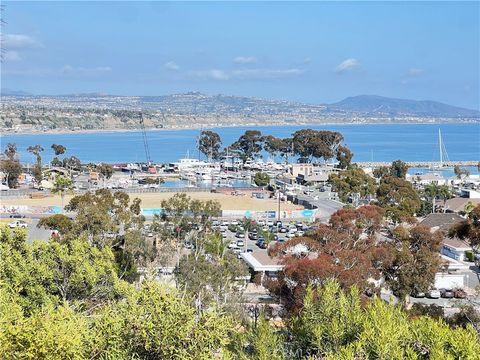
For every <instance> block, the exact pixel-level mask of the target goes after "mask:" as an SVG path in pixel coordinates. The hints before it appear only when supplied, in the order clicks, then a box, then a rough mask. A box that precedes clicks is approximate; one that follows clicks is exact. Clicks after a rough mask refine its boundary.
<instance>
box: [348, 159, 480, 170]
mask: <svg viewBox="0 0 480 360" xmlns="http://www.w3.org/2000/svg"><path fill="white" fill-rule="evenodd" d="M405 163H406V164H407V165H408V166H409V167H419V168H436V169H438V168H451V167H454V166H477V165H478V163H479V160H468V161H444V162H442V163H440V162H439V161H406V162H405ZM356 164H357V165H358V166H360V167H362V168H368V167H373V168H377V167H381V166H390V165H391V164H392V163H391V162H386V161H366V162H361V161H357V162H356Z"/></svg>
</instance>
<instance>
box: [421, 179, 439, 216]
mask: <svg viewBox="0 0 480 360" xmlns="http://www.w3.org/2000/svg"><path fill="white" fill-rule="evenodd" d="M423 192H424V193H425V195H427V196H428V197H430V198H431V200H432V213H434V212H435V199H436V198H437V196H438V195H439V193H440V189H439V186H438V185H437V184H434V183H431V184H428V185H426V186H425V188H424V189H423Z"/></svg>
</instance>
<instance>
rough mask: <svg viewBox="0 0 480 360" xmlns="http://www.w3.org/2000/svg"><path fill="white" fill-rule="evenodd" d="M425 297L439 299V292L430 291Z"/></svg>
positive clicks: (435, 290)
mask: <svg viewBox="0 0 480 360" xmlns="http://www.w3.org/2000/svg"><path fill="white" fill-rule="evenodd" d="M427 296H428V297H429V298H431V299H439V298H440V290H437V289H432V290H430V291H429V292H428V294H427Z"/></svg>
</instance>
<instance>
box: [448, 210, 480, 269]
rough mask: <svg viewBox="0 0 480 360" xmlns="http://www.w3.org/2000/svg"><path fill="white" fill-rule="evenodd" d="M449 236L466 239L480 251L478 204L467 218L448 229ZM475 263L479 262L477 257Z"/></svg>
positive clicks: (479, 212) (479, 211)
mask: <svg viewBox="0 0 480 360" xmlns="http://www.w3.org/2000/svg"><path fill="white" fill-rule="evenodd" d="M449 236H450V237H454V236H456V237H458V238H460V239H462V240H467V241H468V243H469V244H470V246H471V247H472V248H473V249H474V250H475V252H477V253H478V252H480V205H477V206H476V207H474V208H473V209H472V210H471V211H470V212H469V213H468V217H467V219H465V220H463V221H461V222H460V223H458V224H455V225H453V226H452V227H451V228H450V230H449ZM476 263H477V265H479V264H480V262H479V261H478V259H477V261H476Z"/></svg>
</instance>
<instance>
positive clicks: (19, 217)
mask: <svg viewBox="0 0 480 360" xmlns="http://www.w3.org/2000/svg"><path fill="white" fill-rule="evenodd" d="M10 217H11V218H12V219H23V218H24V217H25V215H22V214H12V215H10Z"/></svg>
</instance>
